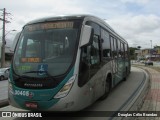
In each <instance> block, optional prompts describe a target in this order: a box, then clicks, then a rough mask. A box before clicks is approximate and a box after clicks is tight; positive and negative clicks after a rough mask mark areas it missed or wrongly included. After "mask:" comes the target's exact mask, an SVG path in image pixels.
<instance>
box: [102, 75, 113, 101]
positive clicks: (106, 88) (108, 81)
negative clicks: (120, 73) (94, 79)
mask: <svg viewBox="0 0 160 120" xmlns="http://www.w3.org/2000/svg"><path fill="white" fill-rule="evenodd" d="M110 83H111V75H109V76H108V77H107V79H106V81H105V92H104V94H103V96H102V97H101V98H100V100H104V99H106V97H107V96H108V95H109V93H110V91H111V84H110Z"/></svg>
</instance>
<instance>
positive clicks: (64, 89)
mask: <svg viewBox="0 0 160 120" xmlns="http://www.w3.org/2000/svg"><path fill="white" fill-rule="evenodd" d="M75 79H76V75H74V76H72V77H71V78H70V79H69V80H68V82H67V83H66V84H65V85H64V86H63V87H62V89H61V90H60V91H59V92H58V93H57V94H56V95H55V96H54V98H62V97H65V96H66V95H67V94H68V93H69V91H70V89H71V88H72V86H73V83H74V80H75Z"/></svg>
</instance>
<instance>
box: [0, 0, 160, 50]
mask: <svg viewBox="0 0 160 120" xmlns="http://www.w3.org/2000/svg"><path fill="white" fill-rule="evenodd" d="M159 5H160V0H0V9H3V8H6V12H7V13H10V14H8V16H7V20H9V21H10V22H11V23H7V24H6V33H8V34H7V35H6V40H7V44H8V45H11V44H12V40H13V38H14V36H15V34H16V33H17V32H18V31H21V30H22V27H23V26H24V25H25V24H26V23H27V22H29V21H31V20H34V19H37V18H42V17H46V16H47V17H48V16H57V15H66V14H67V15H68V14H91V15H94V16H97V17H99V18H101V19H104V20H105V21H106V22H107V23H108V24H109V25H110V26H111V27H112V28H113V29H114V30H115V31H116V32H117V33H118V34H120V35H121V36H122V37H123V38H124V39H126V40H127V41H128V43H129V46H130V47H137V46H141V47H142V48H151V46H152V47H153V46H156V45H158V46H160V12H159V11H160V10H159ZM1 15H2V11H0V18H2V16H1ZM12 30H17V31H14V32H13V31H12ZM1 36H2V21H0V40H1Z"/></svg>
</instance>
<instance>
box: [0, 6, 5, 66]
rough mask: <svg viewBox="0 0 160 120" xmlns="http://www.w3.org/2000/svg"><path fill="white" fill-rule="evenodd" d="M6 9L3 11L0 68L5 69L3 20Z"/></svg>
mask: <svg viewBox="0 0 160 120" xmlns="http://www.w3.org/2000/svg"><path fill="white" fill-rule="evenodd" d="M5 16H6V9H5V8H4V9H3V19H2V21H3V30H2V47H1V67H2V68H3V67H5V20H6V18H5Z"/></svg>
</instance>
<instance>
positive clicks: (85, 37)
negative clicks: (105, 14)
mask: <svg viewBox="0 0 160 120" xmlns="http://www.w3.org/2000/svg"><path fill="white" fill-rule="evenodd" d="M92 38H93V29H92V27H91V26H88V25H85V26H84V27H83V31H82V34H81V43H80V47H83V46H85V45H88V44H90V43H91V42H92Z"/></svg>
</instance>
